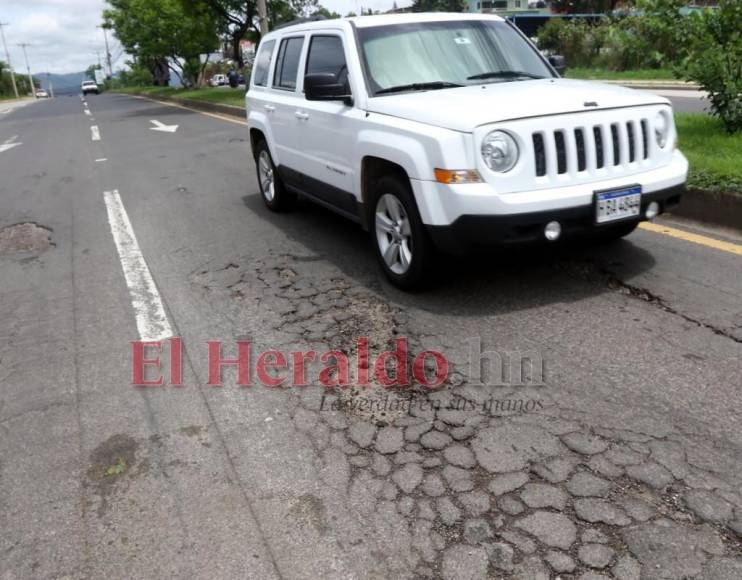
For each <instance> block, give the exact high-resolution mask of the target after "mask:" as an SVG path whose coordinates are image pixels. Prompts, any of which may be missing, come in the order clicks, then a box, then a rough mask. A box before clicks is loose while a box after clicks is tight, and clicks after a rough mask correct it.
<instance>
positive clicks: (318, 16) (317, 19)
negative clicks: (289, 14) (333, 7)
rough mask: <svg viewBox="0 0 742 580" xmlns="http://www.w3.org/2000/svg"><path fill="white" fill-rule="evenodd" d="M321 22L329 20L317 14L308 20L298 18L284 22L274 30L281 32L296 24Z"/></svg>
mask: <svg viewBox="0 0 742 580" xmlns="http://www.w3.org/2000/svg"><path fill="white" fill-rule="evenodd" d="M320 20H327V18H325V17H324V16H322V15H321V14H316V15H314V16H309V17H307V18H297V19H296V20H292V21H291V22H284V23H283V24H279V25H278V26H274V27H273V30H280V29H281V28H286V27H288V26H294V25H295V24H304V23H306V22H318V21H320Z"/></svg>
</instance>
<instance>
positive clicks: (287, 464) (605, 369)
mask: <svg viewBox="0 0 742 580" xmlns="http://www.w3.org/2000/svg"><path fill="white" fill-rule="evenodd" d="M85 109H87V110H88V111H89V114H88V113H85ZM152 120H155V121H158V122H159V123H160V127H162V126H163V125H164V126H165V127H169V126H174V125H177V126H178V128H177V130H176V131H175V132H167V130H165V131H162V130H160V131H154V130H152V128H153V127H155V126H156V125H155V124H153V123H152V122H151V121H152ZM92 127H96V128H97V130H94V129H92ZM96 137H97V138H96ZM94 139H95V140H94ZM0 143H2V144H5V145H9V146H10V147H5V148H3V149H2V150H1V152H0V176H1V177H0V228H3V227H5V226H11V225H14V224H32V225H27V226H24V228H25V229H23V230H22V231H21V230H18V229H15V230H4V233H3V231H2V230H0V251H4V253H3V254H0V321H2V322H1V323H0V578H2V579H3V580H5V579H9V578H102V577H110V578H122V577H127V578H236V577H239V578H256V579H267V578H286V579H289V578H290V579H294V578H297V579H299V578H302V579H303V578H379V579H381V578H441V577H442V578H446V579H454V578H484V577H487V576H489V577H513V578H548V577H549V576H550V575H551V576H552V577H554V576H556V575H557V574H559V573H561V577H562V578H571V577H575V578H577V577H581V578H585V579H587V578H611V577H612V578H617V579H628V578H639V574H640V573H641V578H679V577H681V576H682V577H693V578H695V577H699V578H700V577H703V578H739V577H742V558H741V554H742V546H741V542H740V537H741V536H740V534H742V495H740V493H739V489H740V484H742V461H740V459H741V458H742V433H740V429H739V424H740V416H741V413H742V397H741V396H740V392H739V386H740V384H742V366H741V365H740V358H741V356H742V292H741V290H742V268H740V258H741V253H740V252H741V251H742V239H740V237H739V236H738V235H737V234H735V233H731V232H718V231H714V230H713V229H710V228H708V227H703V226H700V225H698V224H689V223H684V224H680V223H676V222H672V221H670V220H664V221H662V222H661V225H662V226H663V227H664V226H667V227H668V228H671V229H667V231H666V232H663V231H661V230H662V228H654V229H640V230H637V231H636V232H635V233H634V234H632V235H631V236H630V237H629V238H627V239H626V240H623V241H620V242H617V243H614V244H610V245H603V246H598V245H592V244H589V245H585V244H583V245H582V246H569V247H563V248H539V249H532V250H508V251H505V252H490V253H486V254H480V255H477V256H472V257H470V258H467V259H465V260H452V259H442V260H441V268H440V273H439V275H438V276H437V279H436V280H435V283H434V284H432V285H431V287H430V288H429V289H428V290H427V291H424V292H421V293H417V294H404V293H401V292H399V291H397V290H395V289H394V288H392V287H390V286H389V285H388V284H387V283H386V282H385V281H384V280H383V278H382V276H381V275H380V273H379V270H378V269H377V266H376V264H375V263H374V258H373V255H372V252H371V249H370V245H369V241H368V239H367V237H366V235H364V234H363V233H362V231H361V230H360V229H358V228H357V227H356V226H354V225H353V224H350V223H347V222H346V221H344V220H342V219H341V218H338V217H336V216H335V215H333V214H331V213H328V212H326V211H324V210H322V209H319V208H317V207H314V206H310V205H302V206H301V207H300V208H299V209H298V210H297V211H295V212H293V213H289V214H282V215H276V214H271V213H269V212H268V211H267V210H266V209H265V208H264V206H263V204H262V202H261V200H260V198H259V195H258V193H257V191H258V190H257V183H256V179H255V172H254V167H253V162H252V159H251V155H250V150H249V142H248V139H247V133H246V127H245V126H244V124H242V123H240V122H239V121H236V120H229V119H221V118H215V117H214V116H208V115H204V114H199V113H196V112H193V111H189V110H185V109H182V108H176V107H170V106H165V105H162V104H157V103H153V102H150V101H146V100H140V99H134V98H130V97H125V96H117V95H101V96H90V97H89V98H88V101H87V105H86V104H84V103H83V102H81V100H80V98H79V97H63V98H57V99H54V100H50V101H43V102H38V103H32V104H31V105H28V106H25V107H22V108H18V109H16V110H14V111H12V112H9V113H7V114H3V115H0ZM116 192H117V193H118V196H117V195H116ZM39 228H46V229H39ZM8 232H15V233H16V234H15V235H16V236H17V237H15V238H13V239H10V236H9V233H8ZM132 232H133V235H132ZM668 232H669V233H671V234H673V235H668ZM692 234H695V236H694V235H692ZM23 243H27V244H28V246H26V247H21V246H22V244H23ZM158 316H160V318H158ZM167 331H170V334H172V335H174V336H178V337H181V339H182V341H183V358H182V372H183V379H182V385H183V386H180V387H173V386H164V387H133V386H132V384H131V381H132V354H131V352H132V351H131V345H130V342H131V341H136V340H139V338H140V337H141V336H142V335H143V334H145V333H151V334H152V335H153V336H168V333H167ZM358 337H367V338H368V340H369V343H370V347H371V351H372V353H378V352H379V351H380V350H383V349H384V348H386V347H387V346H388V344H389V341H391V340H393V339H395V338H399V337H406V338H408V340H409V345H410V349H411V351H412V352H420V351H421V350H423V349H426V348H427V349H436V350H439V351H440V352H442V353H443V354H444V356H445V357H446V359H447V360H449V361H450V362H451V364H452V367H453V369H454V373H453V375H452V378H451V380H450V383H451V384H448V385H447V386H446V387H445V388H444V389H443V390H439V391H431V392H428V391H425V390H424V389H414V391H413V392H414V397H413V398H412V399H411V401H412V402H409V401H410V399H408V394H409V393H406V392H405V393H398V392H396V391H395V392H392V393H391V394H387V395H386V396H387V397H391V399H390V400H391V402H392V403H395V405H396V406H395V405H391V404H387V403H388V402H389V401H386V400H385V399H384V398H383V395H382V394H381V393H382V392H383V391H381V390H380V389H379V388H375V387H368V388H366V389H356V388H353V389H340V390H335V391H332V393H330V395H329V396H328V398H326V399H325V400H324V406H323V402H322V401H323V399H322V397H323V394H324V388H323V387H320V386H319V384H318V382H317V380H316V378H315V377H314V375H311V376H310V381H309V382H310V386H307V387H304V388H302V387H293V388H272V389H269V388H264V387H262V386H258V385H254V386H252V387H240V386H237V385H236V379H237V377H236V374H235V373H234V369H228V370H226V371H225V372H224V375H225V377H224V386H223V387H216V386H208V385H207V382H208V381H209V375H208V357H207V346H206V343H207V341H222V342H223V343H224V346H223V349H224V350H223V353H222V355H223V356H225V357H226V356H229V357H233V356H235V353H236V346H235V342H236V341H237V340H243V341H251V343H252V348H253V354H254V356H255V357H256V356H257V353H259V352H261V351H264V350H266V349H269V348H270V349H278V350H280V351H283V352H286V353H288V352H293V351H297V350H301V351H306V350H308V349H314V350H316V351H318V352H323V351H327V350H337V349H343V350H345V351H349V352H351V354H352V353H354V352H355V351H354V345H355V341H356V339H357V338H358ZM167 344H168V343H166V346H165V348H164V349H163V355H162V357H163V370H164V371H167V370H168V368H169V366H168V362H169V361H170V358H169V357H168V352H169V349H168V347H167ZM479 349H481V350H479ZM482 351H490V354H489V355H488V356H486V357H484V359H483V360H484V362H483V366H484V367H485V368H487V365H488V364H490V363H493V361H494V362H496V361H497V360H498V359H502V360H504V361H505V363H504V365H503V366H504V367H505V369H506V371H510V372H504V373H503V374H502V376H498V372H497V370H496V369H497V366H490V367H489V371H487V372H484V376H483V377H482V382H484V383H486V385H485V386H475V384H474V383H475V382H476V381H475V377H476V375H477V371H476V369H477V368H478V367H480V365H479V364H474V365H472V364H471V361H472V360H475V361H477V363H478V362H479V361H480V356H479V354H478V353H479V352H482ZM472 352H474V353H475V354H472ZM529 360H530V361H531V363H533V364H532V365H531V366H529V364H524V366H523V367H521V366H520V365H519V364H513V361H515V362H516V363H517V362H518V361H525V362H526V363H527V362H528V361H529ZM487 361H489V362H487ZM539 361H541V362H542V363H543V364H542V365H540V364H539ZM493 364H494V363H493ZM521 368H526V372H525V373H524V374H523V375H522V376H520V375H519V373H518V372H516V371H520V370H521ZM528 369H530V371H529V370H528ZM153 370H154V369H152V368H150V369H149V371H150V374H148V376H149V377H152V376H153V375H152V371H153ZM539 370H541V371H542V372H539ZM166 374H167V373H166ZM362 400H364V401H366V402H368V403H369V406H368V407H367V408H361V407H359V406H356V407H351V406H350V404H351V403H352V402H354V401H356V402H358V401H362ZM333 401H334V402H335V405H334V406H333V405H332V403H333ZM460 401H468V404H469V406H465V407H464V408H463V409H462V408H461V407H459V406H454V408H450V407H452V403H456V405H458V402H460ZM436 402H437V403H436ZM493 402H494V403H493ZM372 404H373V405H375V406H370V405H372ZM435 404H439V405H441V407H440V408H439V409H435V408H432V409H431V405H433V406H434V405H435ZM405 405H407V406H406V407H405ZM426 405H427V406H426ZM400 409H401V410H400ZM590 574H592V575H590ZM599 574H603V576H600V575H599Z"/></svg>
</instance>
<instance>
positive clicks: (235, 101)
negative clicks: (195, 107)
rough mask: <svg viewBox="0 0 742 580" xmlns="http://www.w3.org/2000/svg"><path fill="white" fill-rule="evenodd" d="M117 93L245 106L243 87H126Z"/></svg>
mask: <svg viewBox="0 0 742 580" xmlns="http://www.w3.org/2000/svg"><path fill="white" fill-rule="evenodd" d="M114 90H115V91H116V92H118V93H139V94H145V95H149V96H151V97H153V98H156V97H176V98H180V99H192V100H194V101H206V102H209V103H221V104H223V105H234V106H236V107H244V106H245V87H240V88H237V89H231V88H229V87H209V88H202V89H182V88H176V87H127V88H123V89H114Z"/></svg>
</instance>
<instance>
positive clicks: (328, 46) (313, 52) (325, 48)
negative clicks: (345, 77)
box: [307, 36, 345, 76]
mask: <svg viewBox="0 0 742 580" xmlns="http://www.w3.org/2000/svg"><path fill="white" fill-rule="evenodd" d="M344 71H345V53H344V52H343V41H342V39H341V38H340V37H339V36H313V37H312V41H311V43H310V44H309V56H308V57H307V74H312V73H332V74H334V75H335V76H338V75H339V73H341V72H344Z"/></svg>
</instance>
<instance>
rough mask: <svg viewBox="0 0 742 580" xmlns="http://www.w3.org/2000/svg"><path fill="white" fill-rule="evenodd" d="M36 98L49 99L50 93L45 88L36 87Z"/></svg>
mask: <svg viewBox="0 0 742 580" xmlns="http://www.w3.org/2000/svg"><path fill="white" fill-rule="evenodd" d="M36 98H37V99H48V98H49V93H47V92H46V91H45V90H44V89H36Z"/></svg>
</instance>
